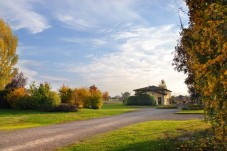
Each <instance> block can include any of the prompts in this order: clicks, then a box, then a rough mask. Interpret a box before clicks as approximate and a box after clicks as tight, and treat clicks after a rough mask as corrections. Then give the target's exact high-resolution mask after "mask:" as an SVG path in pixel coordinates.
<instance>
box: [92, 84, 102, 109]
mask: <svg viewBox="0 0 227 151" xmlns="http://www.w3.org/2000/svg"><path fill="white" fill-rule="evenodd" d="M89 101H90V103H91V108H92V109H100V108H101V107H102V105H103V101H102V92H101V91H100V90H98V89H91V87H90V97H89Z"/></svg>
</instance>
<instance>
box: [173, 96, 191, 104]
mask: <svg viewBox="0 0 227 151" xmlns="http://www.w3.org/2000/svg"><path fill="white" fill-rule="evenodd" d="M172 99H173V103H176V104H184V103H189V100H190V99H189V97H188V96H183V95H179V96H174V97H173V98H172Z"/></svg>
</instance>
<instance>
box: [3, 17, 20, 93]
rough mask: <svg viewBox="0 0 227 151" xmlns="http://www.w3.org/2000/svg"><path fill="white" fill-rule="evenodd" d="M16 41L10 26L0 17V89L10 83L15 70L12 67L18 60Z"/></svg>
mask: <svg viewBox="0 0 227 151" xmlns="http://www.w3.org/2000/svg"><path fill="white" fill-rule="evenodd" d="M17 43H18V39H17V37H16V36H14V35H13V33H12V30H11V28H10V26H9V25H8V24H6V23H5V22H4V21H3V20H2V19H0V90H3V89H4V88H5V86H6V85H7V84H8V83H10V81H11V79H12V77H13V76H14V75H15V74H16V72H17V69H16V68H15V67H14V66H15V65H16V63H17V60H18V55H17V54H16V48H17Z"/></svg>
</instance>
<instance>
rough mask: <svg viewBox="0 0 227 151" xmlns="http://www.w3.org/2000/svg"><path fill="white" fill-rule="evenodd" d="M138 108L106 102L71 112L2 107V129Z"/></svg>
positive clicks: (93, 116)
mask: <svg viewBox="0 0 227 151" xmlns="http://www.w3.org/2000/svg"><path fill="white" fill-rule="evenodd" d="M138 108H139V107H135V106H126V105H123V104H120V103H117V104H104V106H103V107H102V109H100V110H93V109H81V110H79V111H78V112H69V113H59V112H40V111H20V110H9V109H0V131H1V130H15V129H21V128H29V127H38V126H44V125H50V124H58V123H65V122H69V121H77V120H86V119H92V118H98V117H103V116H110V115H116V114H121V113H125V112H130V111H134V110H136V109H138Z"/></svg>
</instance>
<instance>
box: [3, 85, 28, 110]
mask: <svg viewBox="0 0 227 151" xmlns="http://www.w3.org/2000/svg"><path fill="white" fill-rule="evenodd" d="M25 96H26V91H25V89H24V88H16V89H14V90H12V91H10V92H9V93H8V94H7V95H6V100H7V102H8V104H9V105H10V107H11V108H12V109H19V108H20V102H21V101H23V99H24V97H25Z"/></svg>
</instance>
